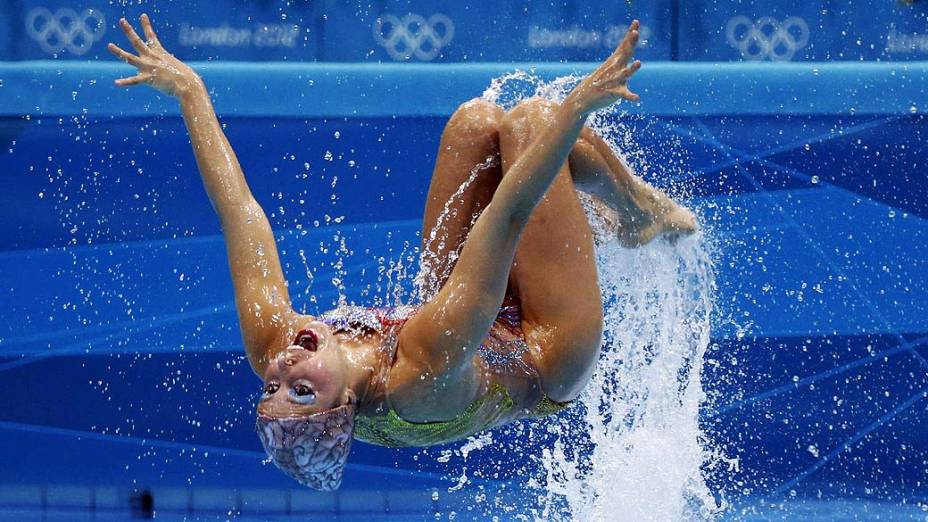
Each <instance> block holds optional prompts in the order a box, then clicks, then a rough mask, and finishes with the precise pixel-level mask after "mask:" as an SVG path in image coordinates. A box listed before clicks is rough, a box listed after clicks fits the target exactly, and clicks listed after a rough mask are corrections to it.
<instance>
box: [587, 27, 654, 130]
mask: <svg viewBox="0 0 928 522" xmlns="http://www.w3.org/2000/svg"><path fill="white" fill-rule="evenodd" d="M639 26H640V24H639V23H638V20H635V21H634V22H632V24H631V25H630V26H629V27H628V32H627V33H625V38H624V39H622V43H621V44H619V47H618V48H617V49H616V50H615V52H613V53H612V55H611V56H610V57H609V58H606V61H604V62H603V63H602V65H600V66H599V67H597V68H596V70H595V71H593V72H592V73H590V75H589V76H587V77H586V78H584V79H583V81H582V82H580V84H579V85H577V87H576V88H575V89H574V92H573V93H571V94H572V96H574V98H575V100H576V101H577V102H578V104H579V107H578V108H579V109H580V110H581V111H582V112H583V113H584V114H589V113H591V112H593V111H595V110H597V109H602V108H603V107H608V106H610V105H612V104H613V103H615V102H617V101H619V100H620V99H625V100H629V101H638V99H639V98H638V95H637V94H635V93H633V92H632V91H630V90H628V85H627V82H628V79H629V78H631V77H632V75H633V74H635V73H636V72H638V69H640V68H641V62H640V61H637V60H636V61H635V62H633V63H632V64H631V65H629V63H628V61H629V60H631V57H632V55H633V54H634V53H635V45H637V44H638V28H639Z"/></svg>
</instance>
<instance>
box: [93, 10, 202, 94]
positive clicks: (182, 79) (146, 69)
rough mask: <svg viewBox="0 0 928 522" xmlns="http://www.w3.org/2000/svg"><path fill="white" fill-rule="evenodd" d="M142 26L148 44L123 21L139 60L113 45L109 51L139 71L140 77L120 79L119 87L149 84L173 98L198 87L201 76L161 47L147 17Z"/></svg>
mask: <svg viewBox="0 0 928 522" xmlns="http://www.w3.org/2000/svg"><path fill="white" fill-rule="evenodd" d="M139 22H141V24H142V29H144V31H145V38H146V40H145V41H143V40H142V39H141V38H139V35H138V33H136V32H135V29H133V28H132V25H131V24H129V22H128V21H126V19H125V18H122V19H120V20H119V26H120V27H122V30H123V32H124V33H126V36H127V37H128V38H129V43H131V44H132V47H134V48H135V50H136V52H138V55H137V56H136V55H134V54H132V53H130V52H126V51H124V50H122V49H120V48H119V46H117V45H116V44H114V43H112V42H111V43H110V44H109V46H108V47H107V48H108V49H109V50H110V52H111V53H113V54H114V55H116V57H117V58H119V59H121V60H123V61H124V62H126V63H128V64H130V65H134V66H135V67H137V68H138V74H136V75H135V76H130V77H128V78H120V79H118V80H116V85H118V86H120V87H128V86H130V85H137V84H140V83H146V84H148V85H151V86H152V87H154V88H156V89H158V90H159V91H161V92H163V93H165V94H169V95H171V96H180V95H181V94H183V93H184V92H186V91H188V90H189V89H190V88H192V87H193V86H194V85H196V84H197V82H198V81H199V76H197V73H195V72H194V71H193V69H191V68H190V67H188V66H187V65H186V64H185V63H184V62H182V61H180V60H178V59H177V58H175V57H174V55H172V54H171V53H169V52H167V51H166V50H165V49H164V47H162V46H161V42H159V41H158V36H157V35H155V30H154V29H152V27H151V20H149V19H148V15H145V14H143V15H142V16H141V17H140V18H139Z"/></svg>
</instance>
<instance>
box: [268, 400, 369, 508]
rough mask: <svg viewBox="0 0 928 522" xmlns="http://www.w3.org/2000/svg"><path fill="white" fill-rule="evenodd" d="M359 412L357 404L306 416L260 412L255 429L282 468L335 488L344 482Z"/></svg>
mask: <svg viewBox="0 0 928 522" xmlns="http://www.w3.org/2000/svg"><path fill="white" fill-rule="evenodd" d="M356 414H357V410H356V407H355V405H354V404H346V405H343V406H339V407H337V408H332V409H331V410H326V411H321V412H319V413H314V414H312V415H306V416H302V417H282V418H276V417H269V416H266V415H261V414H259V415H258V421H257V424H256V426H255V429H256V430H257V431H258V437H259V438H260V439H261V445H262V446H264V451H265V453H267V455H268V457H270V459H271V461H272V462H274V465H276V466H277V467H278V468H279V469H280V470H281V471H283V472H284V473H286V474H287V475H289V476H290V477H292V478H293V479H295V480H296V481H297V482H299V483H300V484H303V485H305V486H309V487H311V488H313V489H318V490H320V491H334V490H336V489H338V487H339V486H340V485H341V483H342V474H343V473H344V471H345V464H347V462H348V452H349V451H350V450H351V440H352V439H353V437H354V418H355V415H356Z"/></svg>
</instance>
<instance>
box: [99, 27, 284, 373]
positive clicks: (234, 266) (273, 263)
mask: <svg viewBox="0 0 928 522" xmlns="http://www.w3.org/2000/svg"><path fill="white" fill-rule="evenodd" d="M140 21H141V24H142V27H143V29H144V30H145V36H146V39H147V41H146V42H143V41H142V39H141V38H139V35H138V34H136V32H135V30H134V29H133V28H132V26H131V25H130V24H129V22H127V21H126V20H125V19H122V20H120V26H121V27H122V29H123V31H124V32H125V33H126V36H127V37H128V38H129V42H130V43H131V44H132V46H133V47H134V48H135V50H136V51H137V52H138V55H137V56H136V55H133V54H131V53H128V52H126V51H124V50H122V49H120V48H119V47H117V46H116V45H114V44H112V43H111V44H110V45H109V50H110V51H111V52H112V53H113V54H115V55H116V56H117V57H119V58H121V59H122V60H124V61H126V62H128V63H129V64H131V65H134V66H135V67H137V68H138V74H137V75H135V76H133V77H130V78H123V79H120V80H116V85H119V86H130V85H137V84H148V85H151V86H153V87H155V88H156V89H158V90H160V91H162V92H164V93H166V94H169V95H171V96H174V97H176V98H177V99H178V100H179V101H180V107H181V111H182V113H183V116H184V123H185V124H186V126H187V131H188V132H189V133H190V141H191V142H192V144H193V152H194V154H195V155H196V159H197V165H198V166H199V169H200V176H201V177H202V178H203V184H204V185H205V187H206V192H207V194H209V199H210V201H211V202H212V204H213V208H214V209H215V210H216V213H217V214H218V215H219V220H220V222H221V224H222V233H223V235H224V237H225V240H226V249H227V252H228V255H229V267H230V269H231V271H232V282H233V285H234V287H235V304H236V307H237V309H238V316H239V322H240V323H241V329H242V337H243V340H244V342H245V351H246V353H247V354H248V359H249V361H250V362H251V366H252V368H253V369H254V370H255V371H256V372H258V373H259V375H261V374H263V373H264V368H265V366H266V364H267V356H268V350H269V349H272V348H274V347H277V345H278V344H282V343H283V339H277V336H279V335H280V332H281V331H282V330H283V329H282V328H281V326H282V325H283V324H284V323H286V322H289V320H290V319H291V318H292V316H293V315H295V312H294V311H293V309H292V307H291V304H290V295H289V293H288V291H287V284H286V281H285V280H284V275H283V271H282V270H281V267H280V260H279V259H278V254H277V246H276V244H275V241H274V234H273V232H272V231H271V226H270V224H269V223H268V220H267V217H266V216H265V214H264V211H263V210H262V209H261V207H260V206H259V205H258V203H257V201H255V199H254V197H253V196H252V194H251V190H250V189H249V188H248V183H247V182H246V181H245V176H244V174H243V173H242V169H241V167H240V166H239V163H238V158H236V157H235V152H234V151H233V150H232V146H231V145H230V144H229V140H228V139H226V136H225V133H223V131H222V127H221V126H220V124H219V120H218V119H217V118H216V113H215V111H214V110H213V105H212V102H211V101H210V98H209V94H208V93H207V91H206V87H205V85H204V84H203V81H202V80H201V79H200V77H199V76H198V75H197V74H196V73H195V72H194V71H193V69H191V68H190V67H188V66H187V65H186V64H184V63H183V62H181V61H180V60H178V59H177V58H175V57H174V56H172V55H171V54H170V53H168V52H167V51H166V50H165V49H164V48H163V47H162V46H161V44H160V43H159V42H158V37H157V36H156V35H155V31H154V29H152V26H151V22H150V21H149V19H148V16H147V15H142V17H141V19H140Z"/></svg>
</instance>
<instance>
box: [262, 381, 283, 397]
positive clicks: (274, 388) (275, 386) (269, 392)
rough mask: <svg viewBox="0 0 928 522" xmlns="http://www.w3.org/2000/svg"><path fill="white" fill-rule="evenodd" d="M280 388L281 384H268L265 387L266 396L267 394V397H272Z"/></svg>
mask: <svg viewBox="0 0 928 522" xmlns="http://www.w3.org/2000/svg"><path fill="white" fill-rule="evenodd" d="M279 388H280V384H277V383H276V382H271V383H268V384H267V385H266V386H265V387H264V394H265V395H272V394H273V393H274V392H276V391H277V390H278V389H279Z"/></svg>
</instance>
